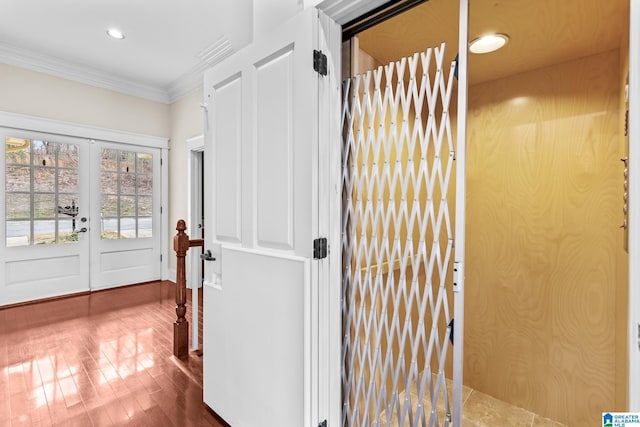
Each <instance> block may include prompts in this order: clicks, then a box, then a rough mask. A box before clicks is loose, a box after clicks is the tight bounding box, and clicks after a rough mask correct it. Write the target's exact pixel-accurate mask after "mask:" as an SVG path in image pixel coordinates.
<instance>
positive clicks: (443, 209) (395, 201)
mask: <svg viewBox="0 0 640 427" xmlns="http://www.w3.org/2000/svg"><path fill="white" fill-rule="evenodd" d="M444 58H445V45H444V44H442V45H441V46H438V47H435V48H433V49H428V50H427V51H425V52H422V53H416V54H414V55H413V56H411V57H408V58H402V59H401V60H399V61H395V62H392V63H389V64H387V65H385V66H380V67H378V68H376V69H374V70H371V71H368V72H366V73H364V74H361V75H357V76H355V77H353V78H350V79H348V80H345V81H344V84H343V96H344V97H343V111H342V125H343V151H342V162H343V173H342V196H343V213H342V218H343V228H342V238H343V240H342V257H343V284H342V285H343V288H342V301H343V307H342V316H343V343H342V370H343V372H342V390H343V420H342V421H343V422H342V424H343V426H350V427H360V426H362V427H364V426H409V427H417V426H443V425H444V426H447V425H449V424H450V423H451V422H452V417H453V416H454V414H452V411H451V407H452V387H451V378H452V352H453V350H452V345H451V342H452V312H453V298H454V297H453V284H452V277H451V273H452V271H451V270H452V247H453V228H452V209H451V207H450V205H449V200H453V194H452V193H453V189H454V186H453V185H450V184H451V181H452V171H453V170H454V160H455V151H454V138H453V134H452V129H451V121H450V114H449V106H450V100H451V96H452V92H453V88H454V86H455V78H454V69H455V62H454V63H451V64H445V61H444ZM458 415H459V414H458Z"/></svg>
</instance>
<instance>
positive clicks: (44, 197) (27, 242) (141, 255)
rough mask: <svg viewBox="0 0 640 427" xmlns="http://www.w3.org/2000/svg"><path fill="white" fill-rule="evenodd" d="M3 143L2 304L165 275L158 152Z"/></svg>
mask: <svg viewBox="0 0 640 427" xmlns="http://www.w3.org/2000/svg"><path fill="white" fill-rule="evenodd" d="M0 138H1V139H2V141H4V144H3V152H2V155H1V156H0V167H1V171H2V176H3V178H4V185H3V186H2V187H1V189H0V192H1V193H2V196H3V197H4V200H5V203H4V204H3V205H2V207H1V208H0V209H1V210H0V217H1V218H2V219H3V226H2V227H1V231H0V233H1V234H0V248H1V249H0V251H1V252H2V261H1V262H0V277H2V278H4V280H3V281H2V282H1V284H0V306H1V305H6V304H13V303H18V302H24V301H30V300H36V299H42V298H48V297H53V296H59V295H65V294H72V293H77V292H83V291H88V290H91V289H99V288H105V287H110V286H117V285H123V284H128V283H136V282H140V281H145V280H153V279H157V278H159V277H160V255H159V252H158V251H159V246H160V244H159V241H160V240H159V239H160V230H159V226H160V220H159V216H158V213H159V195H160V188H159V185H154V183H159V182H160V180H159V174H160V167H159V157H160V153H159V150H158V149H153V148H146V147H145V148H142V147H132V146H127V145H123V144H112V143H106V142H101V141H94V140H87V139H83V138H75V137H70V136H63V135H53V134H46V133H39V132H32V131H24V130H20V129H11V128H0ZM154 207H155V208H158V209H154ZM156 211H157V212H156Z"/></svg>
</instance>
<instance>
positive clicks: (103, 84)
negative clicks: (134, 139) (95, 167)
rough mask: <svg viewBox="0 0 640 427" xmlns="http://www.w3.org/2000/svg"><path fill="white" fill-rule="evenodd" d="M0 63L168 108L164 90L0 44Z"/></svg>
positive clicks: (168, 99) (167, 96)
mask: <svg viewBox="0 0 640 427" xmlns="http://www.w3.org/2000/svg"><path fill="white" fill-rule="evenodd" d="M0 63H4V64H8V65H13V66H16V67H20V68H26V69H28V70H31V71H36V72H38V73H44V74H48V75H51V76H56V77H60V78H63V79H67V80H73V81H76V82H80V83H84V84H87V85H91V86H95V87H99V88H102V89H107V90H112V91H115V92H120V93H124V94H126V95H131V96H136V97H139V98H144V99H148V100H151V101H156V102H162V103H165V104H168V103H169V102H170V98H169V94H168V91H167V89H166V88H163V87H159V86H152V85H149V84H145V83H141V82H136V81H133V80H129V79H124V78H121V77H116V76H114V75H112V74H109V73H105V72H104V71H101V70H99V69H96V68H93V67H88V66H86V65H80V64H77V63H72V62H70V61H67V60H62V59H61V58H56V57H53V56H50V55H45V54H41V53H37V52H33V51H30V50H26V49H22V48H18V47H15V46H10V45H7V44H3V43H0Z"/></svg>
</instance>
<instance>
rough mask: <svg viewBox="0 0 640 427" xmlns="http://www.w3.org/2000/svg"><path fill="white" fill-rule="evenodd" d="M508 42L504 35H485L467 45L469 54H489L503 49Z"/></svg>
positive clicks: (507, 37)
mask: <svg viewBox="0 0 640 427" xmlns="http://www.w3.org/2000/svg"><path fill="white" fill-rule="evenodd" d="M508 41H509V36H507V35H506V34H499V33H497V34H487V35H484V36H482V37H478V38H477V39H475V40H472V41H471V43H469V51H471V53H489V52H493V51H496V50H498V49H500V48H501V47H503V46H504V45H505V44H507V42H508Z"/></svg>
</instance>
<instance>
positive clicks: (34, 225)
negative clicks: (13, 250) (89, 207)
mask: <svg viewBox="0 0 640 427" xmlns="http://www.w3.org/2000/svg"><path fill="white" fill-rule="evenodd" d="M5 164H6V167H5V207H6V209H5V227H6V242H5V244H6V245H7V246H25V245H40V244H57V243H69V242H74V241H77V240H78V239H77V224H76V222H75V218H76V216H77V215H78V208H77V201H78V146H77V145H74V144H66V143H60V142H55V141H45V140H39V139H25V138H17V137H7V138H6V139H5Z"/></svg>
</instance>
